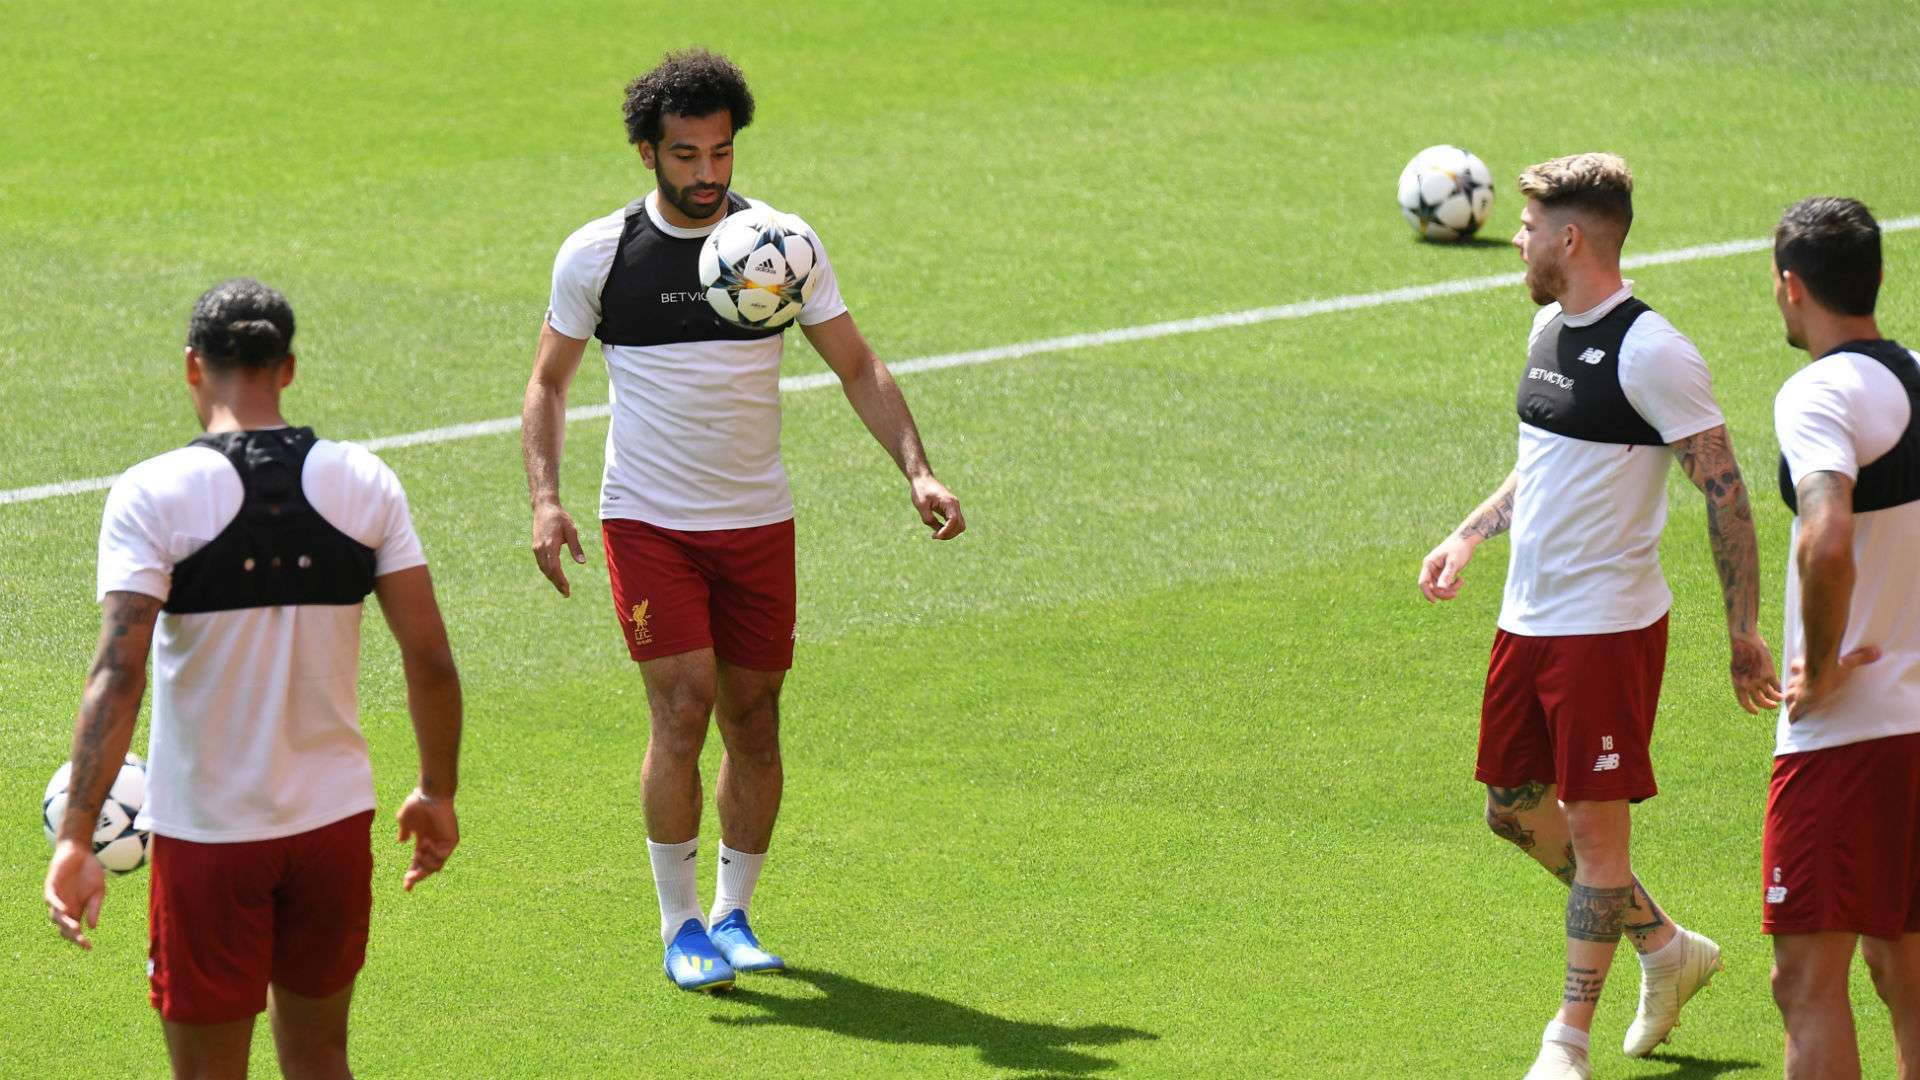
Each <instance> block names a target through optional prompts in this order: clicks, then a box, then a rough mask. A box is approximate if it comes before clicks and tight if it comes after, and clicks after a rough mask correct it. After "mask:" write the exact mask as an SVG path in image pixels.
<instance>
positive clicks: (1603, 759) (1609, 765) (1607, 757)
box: [1593, 754, 1620, 772]
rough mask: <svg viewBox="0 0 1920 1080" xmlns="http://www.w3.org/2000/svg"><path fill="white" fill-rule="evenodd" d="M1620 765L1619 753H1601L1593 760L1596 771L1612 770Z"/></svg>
mask: <svg viewBox="0 0 1920 1080" xmlns="http://www.w3.org/2000/svg"><path fill="white" fill-rule="evenodd" d="M1619 767H1620V755H1619V754H1601V755H1600V756H1599V757H1597V758H1595V759H1594V760H1593V771H1594V772H1612V771H1613V770H1615V769H1617V768H1619Z"/></svg>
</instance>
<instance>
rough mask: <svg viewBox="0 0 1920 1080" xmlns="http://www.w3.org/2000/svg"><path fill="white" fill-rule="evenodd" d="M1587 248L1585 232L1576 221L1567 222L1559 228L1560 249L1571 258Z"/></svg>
mask: <svg viewBox="0 0 1920 1080" xmlns="http://www.w3.org/2000/svg"><path fill="white" fill-rule="evenodd" d="M1586 246H1587V231H1586V230H1585V229H1582V228H1581V227H1580V223H1579V222H1577V221H1568V222H1567V223H1566V224H1565V225H1562V226H1560V247H1561V249H1562V250H1564V251H1565V252H1566V253H1567V254H1568V255H1569V256H1572V255H1574V254H1576V253H1578V252H1579V251H1581V250H1582V249H1584V248H1585V247H1586Z"/></svg>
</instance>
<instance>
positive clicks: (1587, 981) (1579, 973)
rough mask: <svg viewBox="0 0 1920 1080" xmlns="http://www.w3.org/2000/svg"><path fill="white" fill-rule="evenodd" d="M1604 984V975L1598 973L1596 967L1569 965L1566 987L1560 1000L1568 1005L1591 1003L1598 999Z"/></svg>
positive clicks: (1598, 970)
mask: <svg viewBox="0 0 1920 1080" xmlns="http://www.w3.org/2000/svg"><path fill="white" fill-rule="evenodd" d="M1606 984H1607V979H1606V976H1604V975H1602V974H1600V969H1598V968H1583V967H1569V968H1568V969H1567V989H1566V992H1565V993H1563V994H1562V995H1561V996H1560V1000H1562V1001H1564V1002H1566V1003H1567V1004H1569V1005H1591V1004H1593V1003H1594V1002H1596V1001H1599V1000H1600V991H1601V990H1602V989H1604V988H1605V987H1606Z"/></svg>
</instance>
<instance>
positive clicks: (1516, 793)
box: [1487, 780, 1547, 851]
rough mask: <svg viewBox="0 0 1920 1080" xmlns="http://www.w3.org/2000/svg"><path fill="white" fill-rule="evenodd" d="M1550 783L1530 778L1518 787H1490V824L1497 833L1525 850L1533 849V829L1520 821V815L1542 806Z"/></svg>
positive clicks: (1488, 800)
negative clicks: (1541, 803)
mask: <svg viewBox="0 0 1920 1080" xmlns="http://www.w3.org/2000/svg"><path fill="white" fill-rule="evenodd" d="M1546 791H1547V785H1545V784H1542V783H1540V782H1539V781H1536V780H1529V781H1527V782H1526V783H1524V784H1522V785H1520V786H1519V787H1517V788H1502V787H1489V788H1487V828H1489V829H1492V830H1493V835H1495V836H1498V837H1499V838H1500V839H1502V840H1505V841H1507V842H1508V843H1511V844H1513V845H1514V846H1515V847H1517V848H1519V849H1520V850H1522V851H1532V850H1533V843H1534V841H1533V830H1532V829H1529V828H1527V827H1526V826H1525V825H1522V824H1521V823H1520V815H1521V814H1525V813H1529V812H1531V811H1533V810H1537V809H1539V808H1540V801H1541V799H1542V798H1544V797H1545V795H1546Z"/></svg>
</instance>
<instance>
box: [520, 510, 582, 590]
mask: <svg viewBox="0 0 1920 1080" xmlns="http://www.w3.org/2000/svg"><path fill="white" fill-rule="evenodd" d="M562 547H565V548H567V549H568V550H570V551H572V552H573V561H574V562H576V563H579V564H581V565H585V564H586V561H587V555H586V552H584V551H582V550H580V533H579V532H578V531H577V530H575V529H574V527H573V518H572V517H571V516H570V515H569V514H568V513H567V512H566V510H565V509H563V508H562V507H561V505H560V504H559V503H557V502H554V503H543V504H541V505H538V506H535V507H534V508H533V561H534V562H536V563H539V564H540V572H541V573H543V574H545V575H547V580H548V581H551V582H553V587H554V588H556V589H558V590H560V595H561V596H572V595H573V587H572V586H571V585H569V584H567V572H566V571H565V570H563V569H561V566H560V549H561V548H562Z"/></svg>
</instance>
